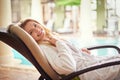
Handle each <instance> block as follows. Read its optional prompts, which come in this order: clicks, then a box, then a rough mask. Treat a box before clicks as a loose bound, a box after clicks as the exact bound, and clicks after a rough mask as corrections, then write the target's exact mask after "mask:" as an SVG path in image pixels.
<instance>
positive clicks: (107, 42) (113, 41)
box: [13, 38, 120, 66]
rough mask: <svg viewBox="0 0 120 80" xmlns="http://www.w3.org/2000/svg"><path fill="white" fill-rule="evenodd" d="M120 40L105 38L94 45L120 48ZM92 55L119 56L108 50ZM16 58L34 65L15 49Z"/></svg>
mask: <svg viewBox="0 0 120 80" xmlns="http://www.w3.org/2000/svg"><path fill="white" fill-rule="evenodd" d="M71 41H72V42H73V43H74V44H77V45H78V46H79V45H80V44H79V42H78V41H75V40H71ZM119 44H120V40H119V39H118V38H104V39H99V38H98V39H96V40H95V43H94V45H116V46H118V47H119ZM91 53H92V54H93V55H95V56H107V55H115V54H118V53H117V51H116V50H115V49H111V48H107V49H97V50H92V51H91ZM13 54H14V58H17V59H20V60H21V64H23V65H30V66H31V65H32V64H31V63H30V62H29V61H28V60H27V59H26V58H25V57H23V56H22V55H21V54H20V53H19V52H17V51H16V50H14V49H13Z"/></svg>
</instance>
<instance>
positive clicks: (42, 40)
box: [20, 19, 120, 80]
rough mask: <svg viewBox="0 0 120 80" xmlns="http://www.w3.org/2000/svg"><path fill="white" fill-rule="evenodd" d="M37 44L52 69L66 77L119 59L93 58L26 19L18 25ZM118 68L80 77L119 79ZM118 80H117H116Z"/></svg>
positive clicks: (107, 79) (119, 69)
mask: <svg viewBox="0 0 120 80" xmlns="http://www.w3.org/2000/svg"><path fill="white" fill-rule="evenodd" d="M20 27H21V28H23V29H24V30H25V31H27V32H28V33H29V34H30V35H31V36H32V37H33V38H34V39H35V41H36V42H37V43H38V44H39V46H40V47H41V48H42V50H43V52H44V53H45V55H46V57H47V59H48V61H49V63H50V65H51V66H52V68H53V69H54V70H55V71H56V72H57V73H59V74H61V75H67V74H70V73H72V72H74V71H78V70H80V69H82V68H84V67H87V66H89V65H92V64H96V63H100V62H103V61H106V60H108V61H109V60H113V59H120V55H117V56H112V57H105V58H102V57H94V56H92V55H90V52H89V51H88V50H87V49H79V48H76V47H75V46H74V45H73V44H71V43H70V42H68V41H66V40H64V39H61V38H60V37H58V35H57V34H55V33H53V32H51V31H49V30H48V29H47V28H46V27H45V26H44V25H42V24H41V23H39V22H37V21H35V20H33V19H27V20H25V21H24V22H22V23H21V24H20ZM119 74H120V68H119V65H118V66H111V67H107V68H102V69H98V70H94V71H91V72H88V73H85V74H82V75H80V76H79V77H80V79H81V80H113V79H115V78H117V77H119ZM118 80H119V79H118Z"/></svg>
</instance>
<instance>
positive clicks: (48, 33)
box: [19, 19, 58, 43]
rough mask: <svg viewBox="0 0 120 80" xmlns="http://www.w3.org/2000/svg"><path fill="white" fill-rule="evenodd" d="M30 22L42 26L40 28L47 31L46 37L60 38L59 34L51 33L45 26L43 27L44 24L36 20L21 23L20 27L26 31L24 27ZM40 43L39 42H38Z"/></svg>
mask: <svg viewBox="0 0 120 80" xmlns="http://www.w3.org/2000/svg"><path fill="white" fill-rule="evenodd" d="M29 21H34V22H36V23H38V24H40V26H41V27H42V28H43V29H44V30H45V32H46V35H47V36H48V37H53V36H55V35H56V36H58V34H57V33H54V32H52V31H50V30H49V29H48V28H46V27H45V25H43V24H42V23H40V22H38V21H36V20H34V19H26V20H24V21H22V22H20V24H19V26H20V27H21V28H23V29H24V27H25V26H26V24H27V23H28V22H29ZM38 43H39V42H38ZM40 43H46V42H40ZM47 43H48V42H47Z"/></svg>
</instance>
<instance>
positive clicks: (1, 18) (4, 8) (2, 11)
mask: <svg viewBox="0 0 120 80" xmlns="http://www.w3.org/2000/svg"><path fill="white" fill-rule="evenodd" d="M10 23H11V0H0V27H1V28H6V27H7V26H8V25H9V24H10ZM12 62H13V53H12V49H11V47H9V46H8V45H6V44H5V43H3V42H2V41H0V64H12Z"/></svg>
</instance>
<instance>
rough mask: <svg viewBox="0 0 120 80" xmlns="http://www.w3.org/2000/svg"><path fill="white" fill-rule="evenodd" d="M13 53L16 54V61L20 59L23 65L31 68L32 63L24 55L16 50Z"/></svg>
mask: <svg viewBox="0 0 120 80" xmlns="http://www.w3.org/2000/svg"><path fill="white" fill-rule="evenodd" d="M12 51H13V54H14V58H15V59H20V60H21V64H24V65H29V66H31V65H32V63H31V62H29V61H28V60H27V59H26V58H25V57H24V56H23V55H21V54H20V53H19V52H17V51H16V50H14V49H13V50H12Z"/></svg>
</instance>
